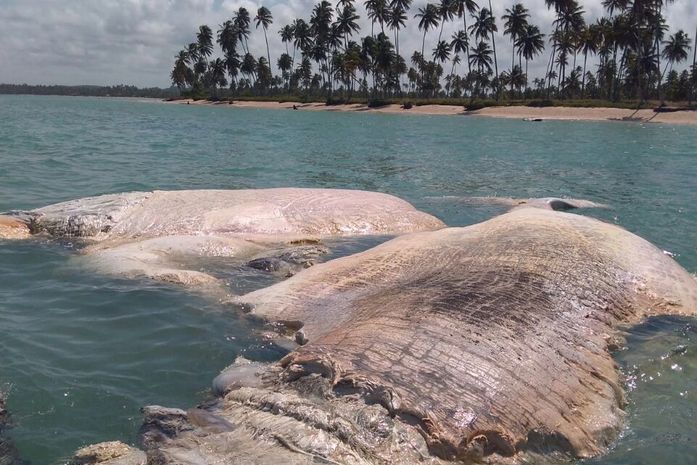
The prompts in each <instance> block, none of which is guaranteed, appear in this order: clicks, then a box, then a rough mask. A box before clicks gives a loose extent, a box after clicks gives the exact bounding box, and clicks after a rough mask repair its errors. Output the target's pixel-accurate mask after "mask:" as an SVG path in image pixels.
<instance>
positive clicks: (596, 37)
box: [578, 24, 600, 96]
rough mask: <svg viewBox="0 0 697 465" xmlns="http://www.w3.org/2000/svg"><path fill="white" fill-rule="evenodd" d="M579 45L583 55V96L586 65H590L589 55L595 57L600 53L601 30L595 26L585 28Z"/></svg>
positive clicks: (583, 92) (582, 92) (579, 39)
mask: <svg viewBox="0 0 697 465" xmlns="http://www.w3.org/2000/svg"><path fill="white" fill-rule="evenodd" d="M578 41H579V42H578V45H579V48H580V50H581V53H583V76H582V78H581V94H582V96H584V95H585V93H586V64H587V63H588V55H589V54H592V55H595V54H596V53H598V48H599V47H600V34H599V28H598V26H597V25H595V24H591V25H590V26H585V27H584V28H583V29H582V30H581V33H580V36H579V37H578Z"/></svg>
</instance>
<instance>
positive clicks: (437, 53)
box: [433, 40, 451, 63]
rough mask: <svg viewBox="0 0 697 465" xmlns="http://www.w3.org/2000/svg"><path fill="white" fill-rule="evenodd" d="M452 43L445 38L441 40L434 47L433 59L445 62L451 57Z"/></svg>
mask: <svg viewBox="0 0 697 465" xmlns="http://www.w3.org/2000/svg"><path fill="white" fill-rule="evenodd" d="M450 50H451V47H450V44H449V43H447V42H446V41H444V40H441V41H440V42H438V44H437V45H436V48H434V49H433V60H434V61H440V62H441V63H445V62H446V61H448V59H449V58H450Z"/></svg>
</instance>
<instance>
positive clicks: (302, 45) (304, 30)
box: [293, 19, 312, 63]
mask: <svg viewBox="0 0 697 465" xmlns="http://www.w3.org/2000/svg"><path fill="white" fill-rule="evenodd" d="M293 38H294V40H293V44H294V45H293V46H294V47H296V48H299V49H300V51H301V52H302V53H303V55H306V54H307V53H308V51H309V50H310V48H311V47H312V31H310V26H309V25H308V24H307V23H306V22H305V21H304V20H302V19H296V20H295V21H294V22H293ZM293 62H294V63H295V60H293Z"/></svg>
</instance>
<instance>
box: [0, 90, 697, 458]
mask: <svg viewBox="0 0 697 465" xmlns="http://www.w3.org/2000/svg"><path fill="white" fill-rule="evenodd" d="M696 179H697V127H689V126H664V125H658V124H650V125H645V126H642V125H636V124H628V123H575V122H544V123H525V122H522V121H513V120H511V121H509V120H497V119H486V118H476V117H464V116H463V117H446V116H443V117H436V116H432V117H431V116H409V115H377V114H364V113H360V114H359V113H354V114H345V113H328V112H299V111H298V112H293V111H283V110H256V109H233V108H229V107H198V106H193V105H192V106H181V105H164V104H160V103H155V102H143V101H134V100H107V99H102V100H100V99H93V98H71V97H25V96H0V211H3V210H9V209H27V208H33V207H39V206H42V205H46V204H49V203H54V202H57V201H61V200H67V199H72V198H76V197H84V196H88V195H97V194H104V193H110V192H119V191H129V190H142V189H182V188H229V189H235V188H261V187H277V186H306V187H310V186H311V187H342V188H359V189H367V190H374V191H383V192H389V193H391V194H395V195H398V196H400V197H403V198H405V199H407V200H409V201H411V202H412V203H414V204H415V205H417V206H418V207H419V208H421V209H423V210H426V211H428V212H431V213H433V214H435V215H437V216H439V217H440V218H441V219H443V220H444V221H445V222H446V223H448V224H450V225H465V224H471V223H474V222H477V221H481V220H483V219H486V218H488V217H491V216H493V215H495V214H497V213H499V212H501V211H503V210H502V208H501V207H493V206H472V205H469V204H467V203H466V202H463V201H462V200H461V198H459V197H462V196H486V195H498V196H508V197H541V196H550V195H554V196H568V197H577V198H586V199H591V200H594V201H597V202H601V203H606V204H608V205H609V206H610V207H611V208H610V209H608V210H593V211H587V212H584V213H585V214H591V215H597V216H600V217H603V218H604V219H606V220H609V221H613V222H616V223H618V224H620V225H622V226H624V227H625V228H627V229H629V230H631V231H633V232H636V233H638V234H640V235H642V236H644V237H646V238H647V239H649V240H651V241H652V242H654V243H656V244H657V245H658V246H659V247H661V248H663V249H665V250H667V251H669V252H671V253H673V254H675V258H676V260H678V261H679V262H680V263H681V264H682V265H683V266H685V267H686V268H687V269H688V270H690V271H691V272H693V273H694V272H697V202H695V201H696V200H697V182H696V181H695V180H696ZM370 244H371V242H370V241H356V242H353V243H349V244H345V245H344V247H342V248H341V250H340V251H339V253H340V254H341V253H350V252H351V251H355V250H359V249H362V248H365V247H367V246H369V245H370ZM72 253H73V251H72V244H70V243H61V244H55V243H38V244H37V243H17V242H5V243H2V244H0V388H2V389H4V390H8V391H9V394H10V396H9V407H10V409H11V410H12V411H13V413H14V418H15V422H16V424H17V426H16V428H15V429H14V430H13V432H12V435H13V439H14V440H15V442H16V443H17V445H18V447H19V449H20V451H21V454H22V457H23V458H24V459H25V460H27V461H30V462H31V463H33V464H45V463H61V459H62V458H64V457H67V456H69V455H70V454H71V453H72V452H73V451H74V450H75V449H76V448H77V447H79V446H81V445H83V444H86V443H92V442H96V441H102V440H107V439H121V440H124V441H127V442H129V441H130V442H132V441H135V439H136V433H137V429H138V426H139V425H140V415H139V411H138V410H139V408H140V407H141V406H143V405H146V404H150V403H158V404H163V405H168V406H180V407H187V406H190V405H193V404H195V403H196V402H197V401H200V400H202V399H204V398H205V396H206V395H207V392H208V391H207V390H208V387H209V385H210V381H211V380H212V378H213V377H214V376H215V374H217V372H218V371H219V370H220V369H222V368H223V367H225V366H226V365H227V364H228V363H229V362H230V361H232V360H233V359H234V357H235V356H236V355H238V354H245V355H246V356H249V357H252V358H258V359H265V360H270V359H273V358H275V357H278V356H279V354H278V353H277V352H275V351H274V349H272V348H269V347H266V346H265V345H264V344H263V343H262V342H260V341H258V340H255V339H254V338H253V337H252V336H251V335H250V328H249V326H248V324H247V323H245V322H243V321H242V320H239V319H238V318H236V317H235V315H234V314H232V313H231V312H230V311H229V310H228V309H225V308H224V307H222V306H221V305H218V304H216V303H215V302H210V301H208V300H205V299H203V298H201V297H197V296H195V295H190V294H187V293H185V292H183V291H182V290H180V289H178V288H176V287H171V286H165V285H161V284H154V283H152V282H146V281H130V280H118V279H113V278H106V277H102V276H99V275H93V274H87V273H85V272H84V271H83V270H81V269H79V268H78V267H76V266H75V265H73V264H72V261H71V260H70V257H71V255H72ZM220 265H221V266H224V263H222V264H220ZM227 273H229V274H230V276H231V280H232V279H234V283H235V284H234V289H235V292H244V291H247V290H250V289H254V288H257V287H261V286H264V285H267V284H269V278H268V277H267V276H265V275H263V274H261V273H255V272H252V271H250V270H245V269H233V270H227ZM695 328H697V324H696V323H695V320H690V319H677V318H655V319H652V320H650V321H649V322H647V323H646V324H645V325H642V326H641V327H639V328H635V329H633V330H632V331H631V332H630V333H629V335H628V349H627V350H623V351H621V352H619V353H618V354H617V361H618V363H619V365H620V366H621V367H622V369H623V372H624V373H626V375H627V380H628V382H627V385H628V388H629V400H630V404H629V407H628V411H629V414H630V415H629V423H628V425H629V426H628V429H627V431H626V432H625V434H624V436H623V438H622V439H621V440H620V441H619V442H618V444H617V446H616V447H615V449H614V450H613V451H612V452H611V453H610V454H608V455H607V456H606V457H603V458H600V459H596V460H594V461H592V462H591V463H593V464H594V465H598V464H603V465H620V464H630V463H631V464H646V465H659V464H664V463H673V464H685V465H687V464H694V457H695V456H697V341H696V338H697V329H695ZM679 346H685V347H686V350H685V351H684V352H683V351H682V350H677V351H676V350H675V349H676V348H678V347H679ZM671 351H674V352H677V353H675V354H673V355H671V353H672V352H671ZM674 365H675V366H676V367H674ZM658 373H660V375H658Z"/></svg>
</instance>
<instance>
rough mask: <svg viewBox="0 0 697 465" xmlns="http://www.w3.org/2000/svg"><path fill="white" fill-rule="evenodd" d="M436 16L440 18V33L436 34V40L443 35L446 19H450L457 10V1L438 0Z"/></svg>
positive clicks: (439, 39)
mask: <svg viewBox="0 0 697 465" xmlns="http://www.w3.org/2000/svg"><path fill="white" fill-rule="evenodd" d="M437 8H438V17H439V18H440V33H439V34H438V42H440V41H441V38H442V37H443V26H445V23H446V22H447V21H452V20H453V18H454V17H455V13H456V12H457V3H455V0H440V4H438V7H437Z"/></svg>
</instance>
